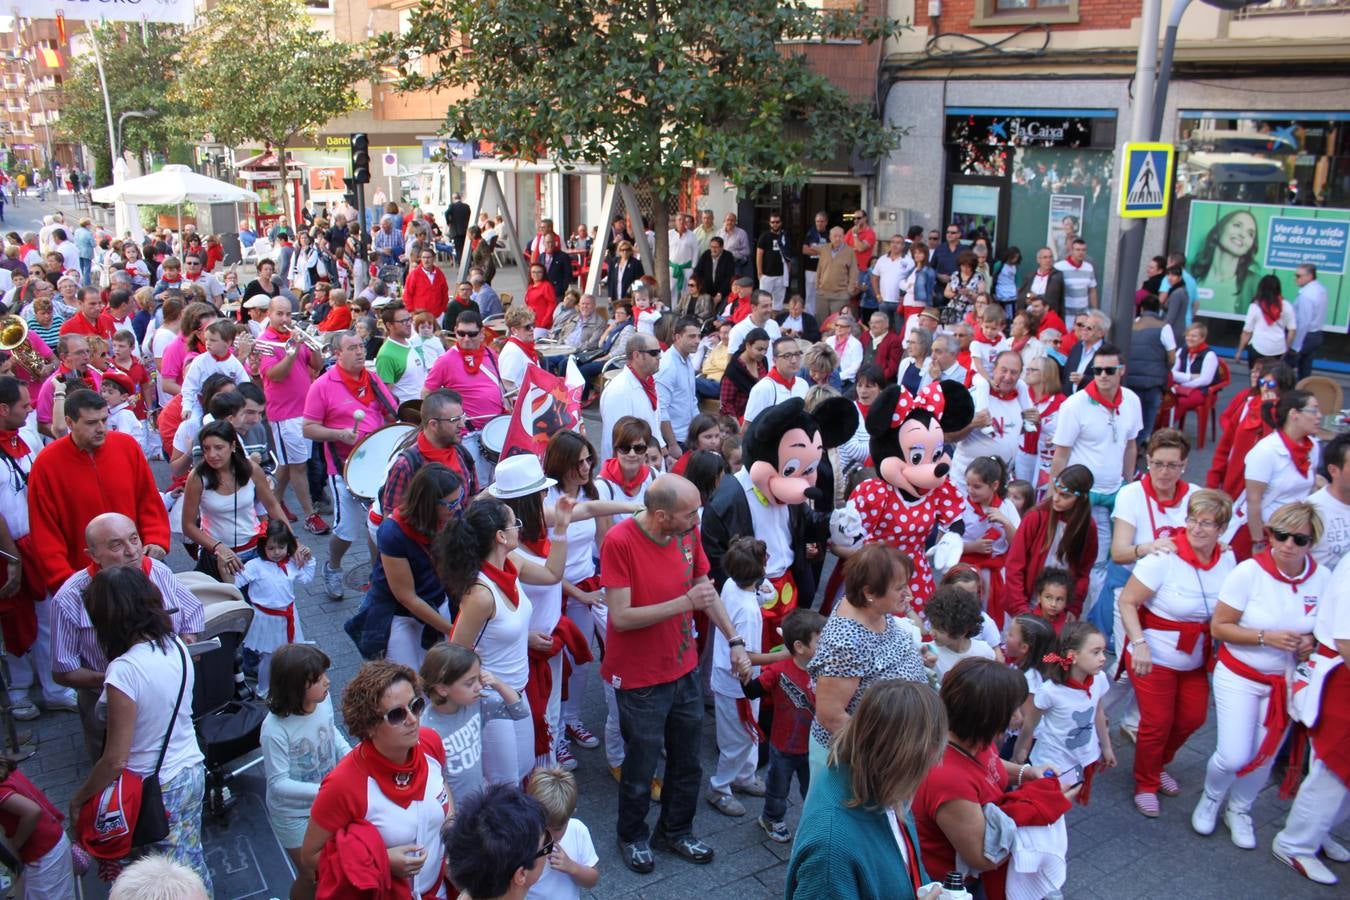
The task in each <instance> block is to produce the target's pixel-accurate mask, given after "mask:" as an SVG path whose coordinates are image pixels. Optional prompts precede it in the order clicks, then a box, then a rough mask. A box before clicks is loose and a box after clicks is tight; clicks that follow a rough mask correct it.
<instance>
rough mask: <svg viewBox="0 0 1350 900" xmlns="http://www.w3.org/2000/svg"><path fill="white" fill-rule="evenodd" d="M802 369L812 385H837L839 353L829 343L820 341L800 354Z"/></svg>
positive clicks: (835, 386) (834, 386) (836, 386)
mask: <svg viewBox="0 0 1350 900" xmlns="http://www.w3.org/2000/svg"><path fill="white" fill-rule="evenodd" d="M802 369H803V370H805V372H806V376H807V380H808V381H810V383H811V384H812V385H817V384H823V385H828V386H829V387H833V388H838V387H839V378H838V371H839V354H838V353H835V352H834V348H832V347H831V346H830V345H829V344H827V343H825V342H824V341H821V342H820V343H818V344H812V345H811V346H810V347H808V348H806V352H805V353H804V354H802Z"/></svg>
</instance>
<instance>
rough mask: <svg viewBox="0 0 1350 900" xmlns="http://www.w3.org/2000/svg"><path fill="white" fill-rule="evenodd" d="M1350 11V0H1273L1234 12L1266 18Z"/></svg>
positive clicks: (1237, 15) (1238, 16)
mask: <svg viewBox="0 0 1350 900" xmlns="http://www.w3.org/2000/svg"><path fill="white" fill-rule="evenodd" d="M1345 12H1350V0H1271V2H1269V3H1267V4H1265V5H1264V6H1244V7H1243V8H1242V9H1240V10H1238V11H1237V12H1235V13H1233V18H1235V19H1264V18H1268V17H1270V16H1319V15H1325V14H1328V13H1345Z"/></svg>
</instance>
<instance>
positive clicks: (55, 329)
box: [27, 298, 65, 347]
mask: <svg viewBox="0 0 1350 900" xmlns="http://www.w3.org/2000/svg"><path fill="white" fill-rule="evenodd" d="M64 321H65V320H64V319H63V318H62V317H61V316H59V315H57V314H56V308H55V306H54V305H53V303H52V301H51V300H50V299H49V298H39V299H37V300H34V301H33V308H32V311H31V313H30V315H29V317H28V319H27V322H28V330H29V331H31V332H33V333H34V334H36V335H37V336H38V337H40V338H42V341H43V343H45V344H46V345H47V346H48V347H55V346H56V339H57V338H58V337H59V336H60V334H61V325H62V323H63V322H64Z"/></svg>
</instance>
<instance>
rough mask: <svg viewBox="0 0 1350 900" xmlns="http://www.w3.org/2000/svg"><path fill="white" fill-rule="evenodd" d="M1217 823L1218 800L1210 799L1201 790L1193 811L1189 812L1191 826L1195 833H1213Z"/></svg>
mask: <svg viewBox="0 0 1350 900" xmlns="http://www.w3.org/2000/svg"><path fill="white" fill-rule="evenodd" d="M1218 824H1219V801H1218V800H1211V799H1210V797H1209V795H1208V794H1206V793H1204V792H1203V791H1202V792H1201V793H1200V802H1198V803H1196V804H1195V812H1193V813H1191V828H1193V829H1195V833H1196V834H1204V835H1210V834H1213V833H1214V829H1215V827H1216V826H1217V825H1218Z"/></svg>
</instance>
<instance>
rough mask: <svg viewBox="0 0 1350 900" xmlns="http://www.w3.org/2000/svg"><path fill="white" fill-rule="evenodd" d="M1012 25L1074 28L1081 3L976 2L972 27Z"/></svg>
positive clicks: (1038, 0)
mask: <svg viewBox="0 0 1350 900" xmlns="http://www.w3.org/2000/svg"><path fill="white" fill-rule="evenodd" d="M1290 2H1294V0H1290ZM1012 22H1019V23H1021V22H1037V23H1046V24H1068V25H1075V24H1077V23H1078V0H976V2H975V14H974V15H973V16H972V17H971V19H970V24H971V25H974V26H983V27H985V28H990V27H994V26H1007V25H1008V24H1009V23H1012Z"/></svg>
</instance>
